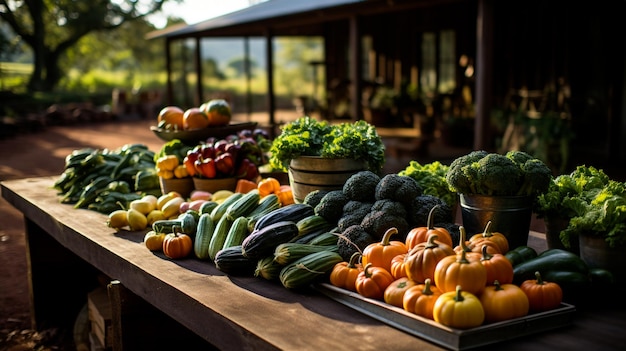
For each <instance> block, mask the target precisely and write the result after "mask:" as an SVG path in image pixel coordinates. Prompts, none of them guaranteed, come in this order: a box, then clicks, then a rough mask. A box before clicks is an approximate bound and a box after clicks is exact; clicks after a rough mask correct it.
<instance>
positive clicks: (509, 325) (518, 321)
mask: <svg viewBox="0 0 626 351" xmlns="http://www.w3.org/2000/svg"><path fill="white" fill-rule="evenodd" d="M315 288H316V289H317V290H318V291H320V292H321V293H323V294H324V295H326V296H328V297H330V298H331V299H333V300H335V301H337V302H340V303H342V304H344V305H346V306H348V307H351V308H353V309H355V310H357V311H359V312H361V313H364V314H366V315H368V316H370V317H372V318H374V319H377V320H379V321H381V322H384V323H386V324H389V325H390V326H392V327H394V328H397V329H399V330H402V331H404V332H407V333H409V334H411V335H414V336H417V337H419V338H422V339H425V340H427V341H430V342H432V343H434V344H438V345H440V346H443V347H446V348H448V349H451V350H467V349H472V348H476V347H480V346H484V345H488V344H493V343H496V342H499V341H504V340H509V339H512V338H517V337H521V336H525V335H529V334H535V333H539V332H543V331H546V330H550V329H555V328H559V327H563V326H566V325H568V324H571V323H572V321H573V319H574V314H575V312H576V308H575V307H574V306H573V305H569V304H566V303H562V304H561V307H559V308H556V309H554V310H551V311H546V312H540V313H533V314H529V315H527V316H524V317H521V318H515V319H511V320H507V321H503V322H497V323H490V324H485V325H482V326H480V327H476V328H470V329H455V328H450V327H446V326H445V325H442V324H440V323H437V322H435V321H433V320H430V319H428V318H424V317H420V316H418V315H416V314H413V313H409V312H406V311H405V310H403V309H401V308H398V307H395V306H391V305H389V304H386V303H384V302H382V301H378V300H374V299H369V298H366V297H363V296H361V295H359V294H358V293H355V292H352V291H349V290H345V289H341V288H338V287H336V286H333V285H331V284H326V283H323V284H318V285H316V286H315Z"/></svg>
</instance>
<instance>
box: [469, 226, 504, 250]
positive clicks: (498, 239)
mask: <svg viewBox="0 0 626 351" xmlns="http://www.w3.org/2000/svg"><path fill="white" fill-rule="evenodd" d="M469 241H470V243H471V244H472V246H474V247H476V246H477V247H479V248H480V247H481V246H482V244H483V243H487V242H488V243H489V244H488V245H491V244H493V245H494V247H496V248H497V249H498V252H497V253H501V254H503V255H504V254H505V253H507V252H508V251H509V240H508V239H507V238H506V236H504V234H502V233H498V232H492V231H491V221H489V222H487V225H486V226H485V230H484V231H483V232H482V233H478V234H474V235H472V237H471V238H470V239H469ZM490 253H494V252H490Z"/></svg>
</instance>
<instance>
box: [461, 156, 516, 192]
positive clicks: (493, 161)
mask: <svg viewBox="0 0 626 351" xmlns="http://www.w3.org/2000/svg"><path fill="white" fill-rule="evenodd" d="M471 167H472V168H474V167H477V176H478V178H477V179H476V188H477V189H476V190H477V191H478V193H480V194H483V195H498V196H501V195H515V194H517V192H518V191H519V189H520V186H521V184H522V181H523V177H524V173H523V171H522V169H521V168H520V166H518V165H517V164H516V163H515V162H513V161H512V160H511V159H510V158H508V157H506V156H504V155H501V154H496V153H492V154H489V155H487V156H485V157H483V158H481V159H480V160H478V162H475V163H473V164H472V166H471Z"/></svg>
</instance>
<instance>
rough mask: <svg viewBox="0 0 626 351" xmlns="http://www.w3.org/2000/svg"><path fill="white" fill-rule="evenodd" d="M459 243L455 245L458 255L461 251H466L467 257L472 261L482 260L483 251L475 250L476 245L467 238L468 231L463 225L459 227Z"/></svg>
mask: <svg viewBox="0 0 626 351" xmlns="http://www.w3.org/2000/svg"><path fill="white" fill-rule="evenodd" d="M459 232H460V235H459V244H458V245H457V246H455V247H454V252H455V253H456V254H457V255H458V254H460V253H461V252H465V254H466V257H467V259H468V260H470V261H480V259H481V258H482V253H481V252H476V251H474V245H472V244H471V243H470V242H469V240H467V232H465V228H464V227H463V226H460V227H459Z"/></svg>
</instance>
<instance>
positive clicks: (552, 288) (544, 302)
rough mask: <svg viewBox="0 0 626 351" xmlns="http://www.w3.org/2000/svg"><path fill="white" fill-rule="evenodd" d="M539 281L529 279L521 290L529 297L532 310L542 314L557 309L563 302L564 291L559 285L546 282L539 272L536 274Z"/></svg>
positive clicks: (521, 286) (522, 285)
mask: <svg viewBox="0 0 626 351" xmlns="http://www.w3.org/2000/svg"><path fill="white" fill-rule="evenodd" d="M535 277H536V278H537V279H528V280H525V281H524V282H522V284H521V285H520V289H522V290H523V291H524V293H526V296H528V303H529V305H530V310H531V311H533V312H541V311H547V310H551V309H553V308H557V307H559V306H560V305H561V302H562V300H563V290H562V289H561V287H560V286H559V284H557V283H554V282H548V281H544V280H543V279H542V278H541V274H540V273H539V272H535Z"/></svg>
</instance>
